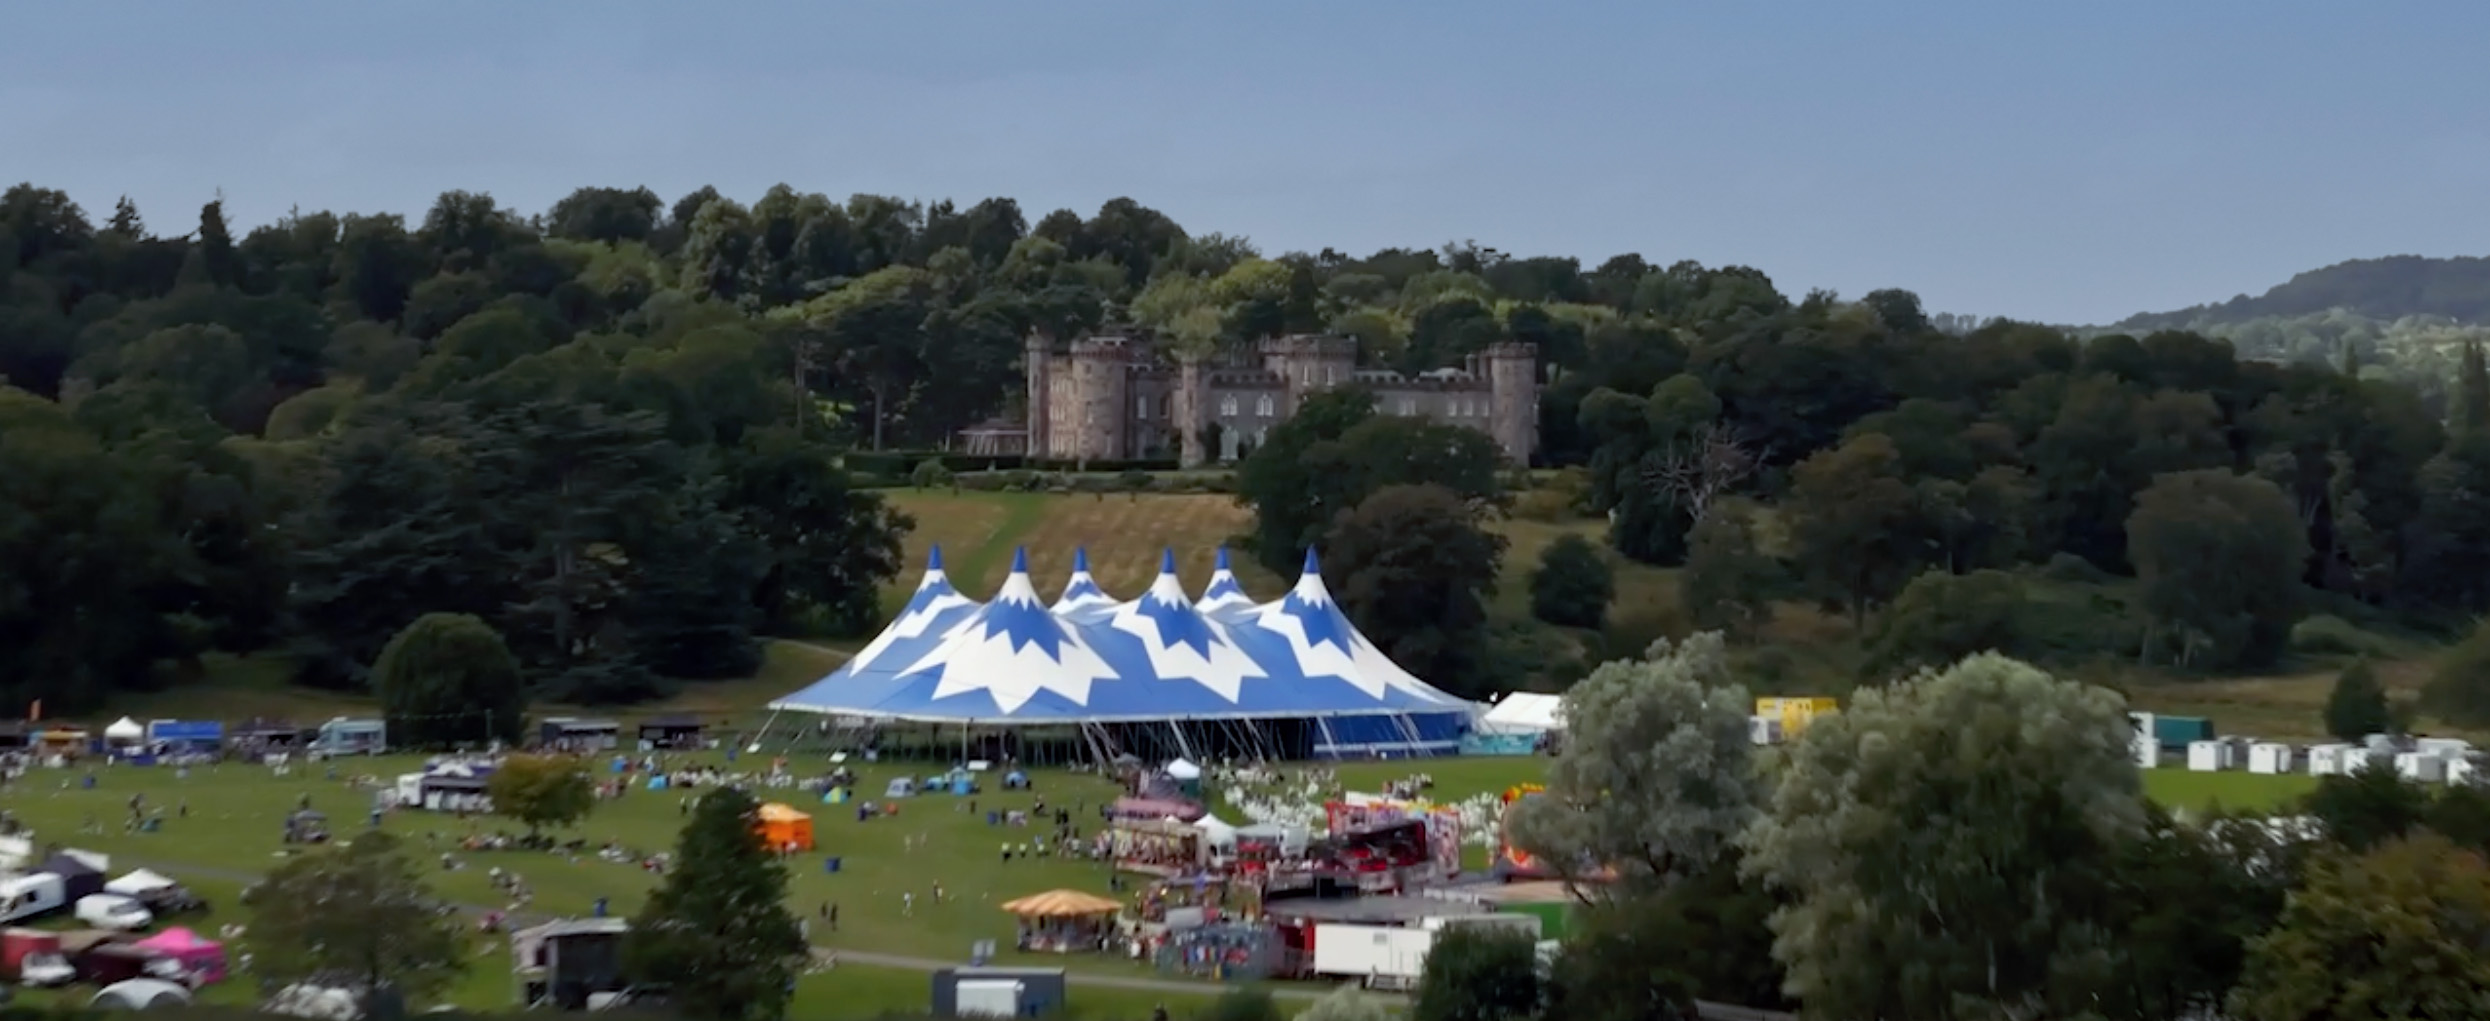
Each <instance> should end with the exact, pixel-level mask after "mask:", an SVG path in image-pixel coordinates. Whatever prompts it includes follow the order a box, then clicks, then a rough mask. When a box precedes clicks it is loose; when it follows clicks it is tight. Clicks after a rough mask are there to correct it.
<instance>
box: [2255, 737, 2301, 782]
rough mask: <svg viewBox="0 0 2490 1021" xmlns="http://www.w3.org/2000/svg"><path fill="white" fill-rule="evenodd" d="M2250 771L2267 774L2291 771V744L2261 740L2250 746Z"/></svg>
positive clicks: (2276, 774)
mask: <svg viewBox="0 0 2490 1021" xmlns="http://www.w3.org/2000/svg"><path fill="white" fill-rule="evenodd" d="M2248 771H2249V772H2251V773H2261V774H2264V775H2266V776H2280V775H2282V774H2284V773H2288V772H2291V746H2290V745H2287V744H2277V743H2274V742H2272V741H2260V742H2258V743H2256V744H2252V745H2249V746H2248Z"/></svg>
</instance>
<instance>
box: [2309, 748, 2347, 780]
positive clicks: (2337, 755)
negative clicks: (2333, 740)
mask: <svg viewBox="0 0 2490 1021" xmlns="http://www.w3.org/2000/svg"><path fill="white" fill-rule="evenodd" d="M2351 750H2352V746H2350V745H2347V744H2321V745H2314V746H2311V747H2310V748H2309V750H2308V775H2310V776H2340V775H2342V773H2343V756H2344V754H2345V753H2348V752H2350V751H2351Z"/></svg>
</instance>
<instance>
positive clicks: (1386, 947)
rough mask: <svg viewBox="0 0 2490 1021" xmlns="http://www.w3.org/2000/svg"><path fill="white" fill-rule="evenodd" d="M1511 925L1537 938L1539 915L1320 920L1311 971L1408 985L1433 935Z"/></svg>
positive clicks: (1420, 969) (1379, 985) (1421, 967)
mask: <svg viewBox="0 0 2490 1021" xmlns="http://www.w3.org/2000/svg"><path fill="white" fill-rule="evenodd" d="M1466 925H1477V926H1492V927H1497V928H1506V929H1511V930H1513V931H1515V932H1518V933H1521V934H1522V935H1524V936H1527V937H1529V938H1530V939H1532V940H1537V939H1538V938H1539V916H1537V915H1525V914H1519V913H1515V914H1504V915H1499V914H1462V915H1436V916H1430V917H1427V918H1423V919H1420V920H1419V921H1418V924H1417V925H1416V926H1413V927H1401V926H1390V925H1348V924H1334V923H1329V922H1325V923H1320V924H1317V925H1316V926H1315V927H1314V973H1315V974H1317V975H1325V976H1330V977H1334V978H1349V979H1356V980H1358V981H1360V982H1363V983H1365V984H1366V985H1367V986H1368V987H1369V988H1374V989H1408V988H1411V987H1413V986H1416V985H1417V984H1418V977H1419V976H1420V975H1422V974H1424V973H1425V972H1426V966H1427V954H1428V952H1430V951H1432V950H1434V949H1435V937H1437V936H1439V935H1442V934H1443V933H1444V932H1445V931H1446V930H1449V929H1453V928H1456V927H1459V926H1466Z"/></svg>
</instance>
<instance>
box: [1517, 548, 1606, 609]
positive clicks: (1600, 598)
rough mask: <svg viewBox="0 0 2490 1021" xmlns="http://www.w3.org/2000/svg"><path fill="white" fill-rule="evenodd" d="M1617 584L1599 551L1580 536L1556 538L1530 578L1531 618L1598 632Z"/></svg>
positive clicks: (1542, 554)
mask: <svg viewBox="0 0 2490 1021" xmlns="http://www.w3.org/2000/svg"><path fill="white" fill-rule="evenodd" d="M1616 594H1617V580H1616V578H1615V576H1614V575H1612V574H1611V573H1610V571H1609V569H1608V560H1607V559H1606V558H1604V557H1602V556H1600V552H1599V547H1596V546H1593V545H1591V541H1590V540H1588V539H1585V538H1583V537H1581V536H1579V535H1572V534H1567V535H1562V536H1558V537H1557V539H1556V541H1555V542H1552V543H1549V544H1548V548H1547V551H1546V552H1544V553H1541V554H1540V555H1539V567H1538V569H1537V570H1534V571H1532V572H1531V575H1530V615H1531V616H1533V617H1537V618H1539V619H1540V620H1543V621H1546V622H1548V623H1550V624H1554V625H1556V626H1558V627H1578V628H1591V629H1593V630H1597V629H1598V628H1599V627H1600V625H1601V623H1602V622H1603V621H1605V620H1606V619H1607V617H1608V602H1609V600H1611V599H1614V598H1616Z"/></svg>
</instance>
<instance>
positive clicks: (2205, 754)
mask: <svg viewBox="0 0 2490 1021" xmlns="http://www.w3.org/2000/svg"><path fill="white" fill-rule="evenodd" d="M2229 751H2230V749H2229V748H2228V747H2226V746H2224V745H2223V743H2222V742H2220V741H2190V742H2188V743H2187V771H2188V772H2190V773H2219V772H2221V771H2222V770H2223V769H2224V768H2225V767H2227V766H2229V765H2230V761H2229V760H2230V755H2229V754H2228V752H2229Z"/></svg>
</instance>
